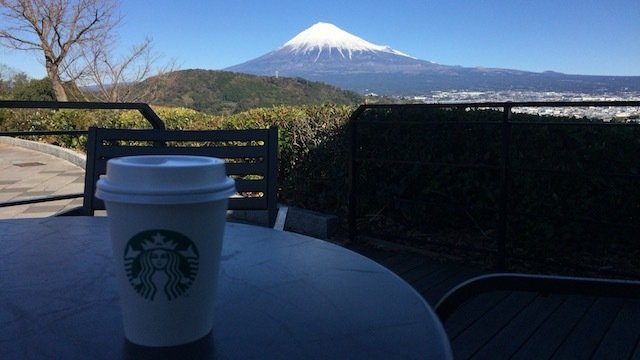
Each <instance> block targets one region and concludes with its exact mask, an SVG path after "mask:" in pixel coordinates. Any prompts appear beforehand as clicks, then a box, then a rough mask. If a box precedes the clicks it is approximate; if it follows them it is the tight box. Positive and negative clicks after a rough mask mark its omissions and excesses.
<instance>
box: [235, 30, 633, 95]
mask: <svg viewBox="0 0 640 360" xmlns="http://www.w3.org/2000/svg"><path fill="white" fill-rule="evenodd" d="M225 70H229V71H234V72H241V73H248V74H254V75H265V76H286V77H302V78H305V79H308V80H312V81H321V82H325V83H328V84H331V85H335V86H338V87H341V88H344V89H349V90H354V91H357V92H360V93H366V92H375V93H379V94H385V95H416V94H420V93H424V92H427V91H432V90H459V89H475V90H507V89H521V90H557V91H558V90H581V91H590V90H602V89H607V90H610V91H615V90H622V89H625V88H627V89H628V88H632V89H635V90H640V77H612V76H582V75H564V74H559V73H555V72H545V73H534V72H527V71H519V70H510V69H494V68H466V67H461V66H449V65H441V64H437V63H434V62H430V61H425V60H420V59H416V58H413V57H411V56H409V55H407V54H405V53H403V52H400V51H398V50H395V49H393V48H391V47H390V46H386V45H376V44H373V43H370V42H368V41H366V40H364V39H362V38H360V37H358V36H355V35H353V34H350V33H348V32H346V31H344V30H342V29H340V28H338V27H337V26H335V25H333V24H328V23H323V22H319V23H317V24H315V25H313V26H311V27H310V28H308V29H306V30H304V31H302V32H301V33H299V34H298V35H296V36H294V37H293V38H291V40H289V41H287V42H286V43H284V45H282V46H281V47H280V48H278V49H276V50H274V51H271V52H269V53H267V54H265V55H263V56H260V57H258V58H256V59H253V60H250V61H247V62H245V63H242V64H239V65H235V66H231V67H229V68H227V69H225Z"/></svg>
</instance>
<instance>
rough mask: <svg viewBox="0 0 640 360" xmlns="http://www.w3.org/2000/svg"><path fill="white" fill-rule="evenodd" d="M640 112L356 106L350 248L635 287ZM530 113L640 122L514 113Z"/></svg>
mask: <svg viewBox="0 0 640 360" xmlns="http://www.w3.org/2000/svg"><path fill="white" fill-rule="evenodd" d="M638 107H640V101H598V102H505V103H463V104H420V105H363V106H361V107H359V108H358V109H357V110H356V111H355V112H354V114H353V115H352V117H351V119H350V130H351V150H350V161H349V166H350V175H349V176H350V178H349V184H350V199H349V203H350V205H349V232H350V237H351V239H352V240H353V241H358V240H359V239H361V238H362V237H363V236H364V237H366V236H372V237H376V238H383V239H388V240H391V241H394V242H401V243H408V244H410V245H412V246H419V247H424V248H426V249H435V250H436V251H438V252H442V253H448V254H452V255H461V254H463V253H464V254H463V255H462V256H467V255H468V253H469V252H474V253H475V254H476V260H478V261H484V262H486V260H487V259H492V263H493V264H492V265H493V266H494V267H496V268H498V269H501V270H505V269H514V268H517V269H519V270H522V269H523V268H525V269H527V268H531V269H533V270H535V271H539V270H540V269H543V271H547V270H548V271H551V272H553V271H556V268H559V269H562V270H559V271H565V270H566V269H568V268H570V269H574V270H576V271H578V272H584V271H589V272H596V273H601V274H607V275H622V276H625V275H628V274H631V275H632V276H637V275H638V274H640V263H639V261H640V260H638V259H640V235H638V234H640V156H638V154H640V125H639V124H638V123H637V121H638V117H637V114H638V111H640V108H638ZM525 108H527V109H538V110H543V109H560V108H561V109H568V108H575V109H583V110H587V112H589V109H592V110H594V109H595V110H594V111H598V110H603V109H613V108H624V109H629V108H631V109H635V110H636V115H631V116H629V114H628V113H627V114H626V115H627V118H626V119H623V118H618V119H614V120H613V121H602V120H598V119H590V118H580V119H576V118H570V117H565V116H540V115H533V114H526V113H521V112H520V111H519V110H522V109H525ZM547 113H554V112H553V111H547ZM532 263H538V264H537V265H535V264H534V265H531V264H532Z"/></svg>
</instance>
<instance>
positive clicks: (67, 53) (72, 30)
mask: <svg viewBox="0 0 640 360" xmlns="http://www.w3.org/2000/svg"><path fill="white" fill-rule="evenodd" d="M116 6H117V0H77V1H70V0H0V19H2V21H0V43H1V44H3V45H5V46H8V47H10V48H13V49H17V50H28V51H38V52H40V53H41V54H42V55H43V56H44V62H45V68H46V70H47V75H48V77H49V79H50V80H51V84H52V86H53V90H54V93H55V95H56V99H57V100H60V101H65V100H67V95H66V92H65V89H64V87H63V80H64V79H65V78H66V79H67V80H68V79H74V78H78V77H80V74H74V75H71V72H70V70H71V69H83V67H82V66H80V67H75V66H73V65H74V63H75V62H76V61H78V60H79V59H81V57H80V56H79V55H78V54H79V53H80V51H79V50H80V48H82V47H83V46H90V45H91V44H92V43H95V42H98V41H101V39H103V38H106V37H108V35H109V33H110V32H111V30H112V29H113V27H114V26H115V25H116V24H117V23H118V19H116V18H115V17H114V13H115V9H116Z"/></svg>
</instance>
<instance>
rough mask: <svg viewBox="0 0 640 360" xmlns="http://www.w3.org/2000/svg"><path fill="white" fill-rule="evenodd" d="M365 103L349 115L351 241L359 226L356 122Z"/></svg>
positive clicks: (355, 236) (355, 235) (356, 236)
mask: <svg viewBox="0 0 640 360" xmlns="http://www.w3.org/2000/svg"><path fill="white" fill-rule="evenodd" d="M364 106H365V105H360V106H359V107H358V108H357V109H356V110H355V111H354V112H353V113H352V114H351V116H350V117H349V125H348V126H349V128H348V131H349V159H348V164H349V175H348V176H349V204H348V209H349V210H348V211H349V214H348V217H349V241H350V242H355V241H356V240H357V238H358V227H357V224H356V216H357V213H356V202H357V191H358V189H357V184H356V182H357V181H356V180H357V177H358V174H357V171H358V168H357V165H356V152H357V146H358V145H357V143H356V138H357V136H356V133H357V127H356V122H357V119H358V117H359V116H360V114H361V113H362V112H363V111H364Z"/></svg>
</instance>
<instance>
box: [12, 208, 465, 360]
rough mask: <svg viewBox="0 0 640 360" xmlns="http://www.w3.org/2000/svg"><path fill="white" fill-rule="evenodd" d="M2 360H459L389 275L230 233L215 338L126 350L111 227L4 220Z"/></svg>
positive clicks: (309, 244) (296, 241)
mask: <svg viewBox="0 0 640 360" xmlns="http://www.w3.org/2000/svg"><path fill="white" fill-rule="evenodd" d="M0 285H1V286H0V329H2V331H0V354H1V355H0V356H1V357H2V358H5V359H15V358H21V359H25V358H61V359H66V358H92V359H118V358H172V357H175V358H218V359H225V358H237V359H251V358H260V359H263V358H305V359H309V358H311V359H312V358H322V359H326V358H331V359H336V358H367V359H371V358H381V359H390V358H420V359H447V358H451V357H452V356H451V350H450V345H449V342H448V340H447V337H446V334H445V332H444V330H443V328H442V325H441V324H440V322H439V320H438V318H437V316H436V315H435V314H434V312H433V311H432V310H431V308H430V307H429V305H428V304H427V303H426V302H425V301H424V300H423V299H422V297H421V296H420V295H419V294H418V293H417V292H416V291H415V290H414V289H413V288H412V287H411V286H410V285H408V284H407V283H406V282H404V281H403V280H402V279H400V278H399V277H397V276H396V275H395V274H393V273H392V272H390V271H389V270H387V269H386V268H384V267H382V266H380V265H379V264H377V263H375V262H373V261H371V260H369V259H367V258H365V257H363V256H361V255H359V254H357V253H354V252H352V251H350V250H347V249H344V248H342V247H340V246H337V245H334V244H331V243H329V242H325V241H321V240H318V239H314V238H310V237H307V236H303V235H299V234H295V233H290V232H282V231H275V230H273V229H269V228H265V227H258V226H252V225H246V224H237V223H227V225H226V229H225V240H224V246H223V253H222V263H221V270H220V280H219V284H218V292H217V295H216V301H215V318H214V328H213V331H212V332H211V333H210V334H209V335H207V336H206V337H205V338H203V339H201V340H199V341H196V342H194V343H191V344H186V345H181V346H177V347H171V348H147V347H142V346H138V345H134V344H132V343H130V342H129V341H127V340H125V338H124V333H123V328H122V320H121V315H120V304H119V299H118V292H117V286H116V283H115V278H114V275H113V266H112V259H111V245H110V240H109V233H108V226H107V218H106V217H81V216H78V217H73V216H70V217H50V218H37V219H36V218H34V219H18V220H0Z"/></svg>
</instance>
